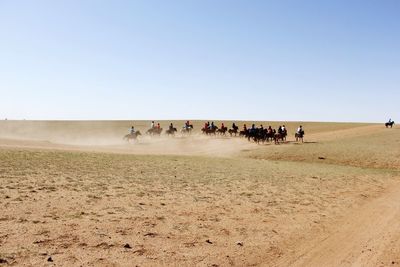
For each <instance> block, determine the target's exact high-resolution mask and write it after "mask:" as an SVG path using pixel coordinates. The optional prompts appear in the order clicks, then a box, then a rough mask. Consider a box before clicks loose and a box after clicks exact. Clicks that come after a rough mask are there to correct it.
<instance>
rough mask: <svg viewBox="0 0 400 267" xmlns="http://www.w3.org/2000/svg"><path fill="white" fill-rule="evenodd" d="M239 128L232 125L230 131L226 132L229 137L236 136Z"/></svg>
mask: <svg viewBox="0 0 400 267" xmlns="http://www.w3.org/2000/svg"><path fill="white" fill-rule="evenodd" d="M238 129H239V127H237V126H236V125H234V126H233V127H232V129H229V130H228V133H229V135H230V136H232V135H233V134H234V135H235V136H236V135H237V134H238V133H239V132H238Z"/></svg>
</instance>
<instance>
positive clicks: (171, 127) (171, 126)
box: [169, 122, 174, 132]
mask: <svg viewBox="0 0 400 267" xmlns="http://www.w3.org/2000/svg"><path fill="white" fill-rule="evenodd" d="M169 130H170V132H173V131H174V125H173V124H172V122H171V124H170V125H169Z"/></svg>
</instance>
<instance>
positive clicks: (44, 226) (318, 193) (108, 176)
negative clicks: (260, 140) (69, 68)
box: [0, 122, 400, 266]
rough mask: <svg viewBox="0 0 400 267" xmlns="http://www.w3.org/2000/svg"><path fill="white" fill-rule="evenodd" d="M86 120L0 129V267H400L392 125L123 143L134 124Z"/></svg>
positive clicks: (398, 151) (399, 196)
mask: <svg viewBox="0 0 400 267" xmlns="http://www.w3.org/2000/svg"><path fill="white" fill-rule="evenodd" d="M5 123H7V124H5ZM140 123H142V124H143V129H144V130H145V125H147V123H145V122H137V124H140ZM86 124H87V123H86ZM86 124H85V123H83V122H68V123H66V122H39V123H38V122H36V123H34V122H1V123H0V138H1V139H0V159H1V162H0V196H1V197H0V204H1V207H2V212H1V213H0V259H1V260H2V261H3V263H0V265H1V264H4V265H7V264H10V265H15V266H20V265H32V266H43V265H58V266H60V265H61V266H80V265H83V266H135V265H138V266H158V265H168V266H171V265H172V266H192V265H198V266H229V265H236V266H351V265H355V266H388V265H390V266H399V264H400V242H399V240H400V227H399V226H400V225H399V224H400V223H399V222H400V184H399V182H400V180H399V178H400V173H399V170H400V162H399V159H400V130H399V129H398V128H396V127H395V128H393V129H385V128H382V125H366V124H355V125H352V124H330V123H303V124H304V126H305V129H306V138H305V141H306V143H304V144H298V143H295V142H293V136H292V135H290V136H289V139H288V141H289V142H288V143H285V144H281V145H273V144H266V145H256V144H253V143H248V142H247V141H246V140H243V139H239V138H228V137H216V138H215V137H211V138H208V137H204V136H201V135H193V136H191V137H186V138H166V137H162V138H156V139H150V138H143V139H141V140H140V141H139V143H138V144H126V143H124V142H121V140H120V137H122V135H123V134H125V133H126V131H127V127H129V124H130V123H127V122H91V126H92V127H86V126H85V125H86ZM271 124H273V125H275V126H276V125H278V123H271ZM93 125H95V126H93ZM200 125H201V123H200V122H197V124H196V125H195V126H196V128H197V130H198V129H199V127H200ZM266 125H267V124H266ZM296 125H298V123H287V126H289V129H290V132H293V129H294V128H295V127H296ZM24 126H26V127H24ZM60 129H62V130H60ZM141 130H142V129H141ZM142 131H143V130H142ZM319 157H323V158H324V159H319ZM126 244H129V246H130V247H131V248H124V245H126ZM49 257H51V258H52V260H53V262H48V258H49Z"/></svg>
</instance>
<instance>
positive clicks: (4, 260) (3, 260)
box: [0, 258, 8, 264]
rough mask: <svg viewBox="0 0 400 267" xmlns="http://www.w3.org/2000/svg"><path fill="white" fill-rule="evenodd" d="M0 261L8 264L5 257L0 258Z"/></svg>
mask: <svg viewBox="0 0 400 267" xmlns="http://www.w3.org/2000/svg"><path fill="white" fill-rule="evenodd" d="M0 263H4V264H8V261H7V260H6V259H2V258H0Z"/></svg>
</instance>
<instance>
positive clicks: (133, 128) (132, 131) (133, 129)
mask: <svg viewBox="0 0 400 267" xmlns="http://www.w3.org/2000/svg"><path fill="white" fill-rule="evenodd" d="M129 133H130V134H131V135H133V134H135V127H133V126H132V127H131V129H130V130H129Z"/></svg>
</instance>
